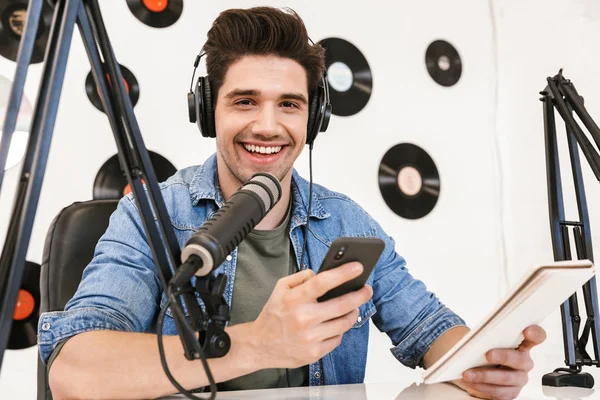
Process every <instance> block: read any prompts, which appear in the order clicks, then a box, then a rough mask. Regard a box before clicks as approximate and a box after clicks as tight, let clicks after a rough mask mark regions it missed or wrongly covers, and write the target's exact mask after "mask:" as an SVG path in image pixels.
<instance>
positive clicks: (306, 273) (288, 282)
mask: <svg viewBox="0 0 600 400" xmlns="http://www.w3.org/2000/svg"><path fill="white" fill-rule="evenodd" d="M313 276H315V271H313V270H312V269H305V270H302V271H299V272H296V273H295V274H291V275H288V276H286V277H283V278H281V279H279V281H280V282H281V284H282V285H284V286H285V287H286V288H288V289H293V288H295V287H297V286H300V285H302V284H303V283H304V282H307V281H308V280H309V279H311V278H312V277H313Z"/></svg>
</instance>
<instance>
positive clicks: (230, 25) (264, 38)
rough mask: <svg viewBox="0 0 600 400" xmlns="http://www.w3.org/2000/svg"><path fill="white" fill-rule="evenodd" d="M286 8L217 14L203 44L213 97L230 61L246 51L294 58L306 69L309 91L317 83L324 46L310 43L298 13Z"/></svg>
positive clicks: (226, 11)
mask: <svg viewBox="0 0 600 400" xmlns="http://www.w3.org/2000/svg"><path fill="white" fill-rule="evenodd" d="M286 11H288V12H286ZM286 11H283V10H280V9H278V8H273V7H254V8H249V9H229V10H225V11H223V12H221V14H219V16H218V17H217V19H215V21H214V22H213V25H212V27H211V28H210V30H209V31H208V39H207V41H206V43H205V44H204V47H203V48H202V49H203V51H204V53H205V54H206V72H207V73H208V75H209V80H210V85H211V89H212V93H213V98H214V99H216V98H217V93H218V91H219V89H220V88H221V86H222V85H223V81H224V79H225V74H226V73H227V70H228V69H229V67H230V66H231V64H233V63H234V62H236V61H238V60H239V59H240V58H242V57H244V56H248V55H274V56H279V57H284V58H290V59H292V60H295V61H297V62H298V63H299V64H300V65H302V67H304V69H305V70H306V77H307V81H308V91H309V93H310V92H311V91H312V90H314V89H315V88H316V87H317V84H318V83H319V80H320V79H321V75H322V74H323V70H324V69H325V49H324V48H323V47H322V46H321V45H319V44H313V45H311V44H310V43H309V38H308V33H307V31H306V27H305V26H304V22H303V21H302V19H301V18H300V16H299V15H298V14H297V13H296V12H295V11H293V10H291V9H286Z"/></svg>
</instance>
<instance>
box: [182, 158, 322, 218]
mask: <svg viewBox="0 0 600 400" xmlns="http://www.w3.org/2000/svg"><path fill="white" fill-rule="evenodd" d="M309 186H310V185H309V182H308V181H307V180H306V179H304V178H302V177H301V176H300V174H298V171H296V169H294V170H293V171H292V202H293V203H292V215H293V216H294V217H297V218H299V219H300V220H301V221H305V220H306V210H307V209H308V196H309ZM314 189H315V187H314V185H313V193H312V203H311V209H310V216H311V217H314V218H319V219H323V218H327V217H329V215H330V214H329V213H328V212H327V211H326V210H325V209H324V208H323V204H322V203H321V202H320V201H319V198H318V197H317V195H316V194H315V190H314ZM190 198H191V201H192V206H196V205H197V204H198V202H199V201H200V200H202V199H209V200H213V201H215V202H216V203H217V205H218V206H219V207H222V206H223V204H224V203H225V200H224V199H223V193H222V192H221V187H220V186H219V175H218V173H217V154H216V153H214V154H212V155H211V156H210V157H209V158H208V159H207V160H206V162H205V163H204V164H202V165H201V166H200V167H198V169H197V170H196V172H195V173H194V175H193V177H192V181H191V183H190Z"/></svg>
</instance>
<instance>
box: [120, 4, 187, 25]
mask: <svg viewBox="0 0 600 400" xmlns="http://www.w3.org/2000/svg"><path fill="white" fill-rule="evenodd" d="M127 6H128V7H129V10H131V12H132V14H133V15H134V16H135V17H136V18H137V19H138V20H140V21H141V22H143V23H144V24H146V25H148V26H151V27H153V28H166V27H167V26H171V25H173V24H174V23H175V22H177V20H178V19H179V17H181V13H182V11H183V0H127Z"/></svg>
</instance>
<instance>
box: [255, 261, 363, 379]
mask: <svg viewBox="0 0 600 400" xmlns="http://www.w3.org/2000/svg"><path fill="white" fill-rule="evenodd" d="M362 270H363V267H362V265H361V264H360V263H358V262H351V263H347V264H343V265H340V266H339V267H337V268H334V269H331V270H328V271H324V272H322V273H320V274H315V273H314V271H312V270H309V269H307V270H303V271H300V272H297V273H295V274H293V275H290V276H287V277H284V278H281V279H280V280H279V281H278V282H277V284H276V285H275V289H274V290H273V293H271V296H270V297H269V300H268V301H267V303H266V304H265V306H264V307H263V309H262V311H261V313H260V315H259V316H258V318H257V319H256V320H255V321H254V322H252V323H251V331H252V336H253V337H254V338H255V343H256V345H257V346H258V350H259V352H260V363H261V364H262V368H298V367H301V366H303V365H307V364H310V363H312V362H315V361H317V360H319V359H320V358H321V357H323V356H324V355H325V354H327V353H329V352H330V351H332V350H333V349H335V348H336V347H337V346H338V345H339V344H340V343H341V341H342V335H343V334H344V332H346V331H348V330H349V329H350V328H351V327H352V326H353V325H354V323H355V322H356V320H357V318H358V307H359V306H360V305H361V304H364V303H366V302H367V301H368V300H369V299H370V298H371V296H372V295H373V289H372V288H371V287H370V286H369V285H365V286H364V287H362V288H361V289H360V290H357V291H355V292H351V293H347V294H345V295H343V296H339V297H336V298H334V299H330V300H327V301H324V302H322V303H319V302H317V298H319V297H321V296H322V295H324V294H325V293H327V292H328V291H329V290H330V289H333V288H335V287H337V286H339V285H341V284H342V283H344V282H346V281H350V280H351V279H353V278H355V277H357V276H359V275H360V274H361V273H362Z"/></svg>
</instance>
